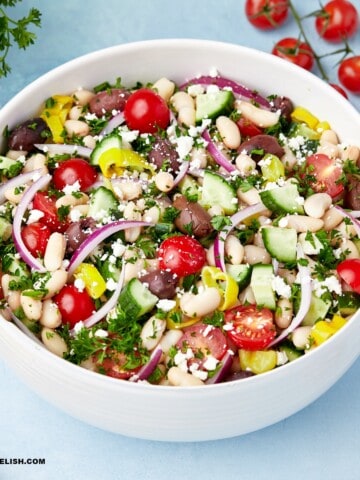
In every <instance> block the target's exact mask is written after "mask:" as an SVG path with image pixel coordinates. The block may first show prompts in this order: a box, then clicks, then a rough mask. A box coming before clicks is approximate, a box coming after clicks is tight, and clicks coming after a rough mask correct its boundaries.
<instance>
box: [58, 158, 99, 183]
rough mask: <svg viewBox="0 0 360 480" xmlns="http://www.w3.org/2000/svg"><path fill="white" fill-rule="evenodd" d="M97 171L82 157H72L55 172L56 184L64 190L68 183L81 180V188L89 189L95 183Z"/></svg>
mask: <svg viewBox="0 0 360 480" xmlns="http://www.w3.org/2000/svg"><path fill="white" fill-rule="evenodd" d="M96 178H97V171H96V170H95V168H94V167H92V166H91V165H90V164H89V163H88V162H87V161H86V160H83V159H82V158H70V159H69V160H65V161H64V162H62V163H60V165H59V166H58V167H57V168H56V170H55V171H54V174H53V181H54V186H55V188H56V189H58V190H62V189H63V188H64V187H66V185H73V184H74V183H75V182H79V185H80V190H87V189H88V188H90V187H91V185H93V184H94V183H95V180H96Z"/></svg>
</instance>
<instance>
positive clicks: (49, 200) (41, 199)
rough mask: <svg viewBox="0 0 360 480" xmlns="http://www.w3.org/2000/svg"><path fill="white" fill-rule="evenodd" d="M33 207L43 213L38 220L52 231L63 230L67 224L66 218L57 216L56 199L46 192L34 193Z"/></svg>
mask: <svg viewBox="0 0 360 480" xmlns="http://www.w3.org/2000/svg"><path fill="white" fill-rule="evenodd" d="M33 208H34V209H36V210H40V211H41V212H43V213H44V216H43V217H41V218H40V220H39V222H40V223H43V224H44V225H46V226H47V227H48V228H49V229H50V230H51V231H52V232H65V230H66V229H67V227H68V226H69V225H68V222H67V220H61V219H60V217H59V214H58V210H57V208H56V199H55V198H54V197H51V196H49V195H48V194H47V193H46V192H37V193H36V194H35V196H34V199H33Z"/></svg>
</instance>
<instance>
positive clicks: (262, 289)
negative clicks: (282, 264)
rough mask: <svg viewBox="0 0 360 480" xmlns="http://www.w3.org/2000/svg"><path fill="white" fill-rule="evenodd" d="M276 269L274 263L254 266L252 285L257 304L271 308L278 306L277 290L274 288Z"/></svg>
mask: <svg viewBox="0 0 360 480" xmlns="http://www.w3.org/2000/svg"><path fill="white" fill-rule="evenodd" d="M273 276H274V270H273V267H272V265H263V264H260V263H259V264H256V265H253V267H252V273H251V280H250V287H251V289H252V291H253V293H254V297H255V301H256V305H258V306H259V307H266V308H269V309H270V310H275V308H276V298H275V292H274V290H273V288H272V285H271V284H272V279H273Z"/></svg>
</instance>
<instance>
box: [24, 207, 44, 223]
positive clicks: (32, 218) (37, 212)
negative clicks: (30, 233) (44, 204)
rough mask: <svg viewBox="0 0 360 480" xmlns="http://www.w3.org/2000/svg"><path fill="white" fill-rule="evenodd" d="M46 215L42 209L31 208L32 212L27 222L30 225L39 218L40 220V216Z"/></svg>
mask: <svg viewBox="0 0 360 480" xmlns="http://www.w3.org/2000/svg"><path fill="white" fill-rule="evenodd" d="M44 215H45V214H44V212H42V211H41V210H36V209H34V210H30V214H29V217H28V219H27V222H26V223H27V224H28V225H30V224H31V223H35V222H37V221H38V220H40V218H42V217H43V216H44Z"/></svg>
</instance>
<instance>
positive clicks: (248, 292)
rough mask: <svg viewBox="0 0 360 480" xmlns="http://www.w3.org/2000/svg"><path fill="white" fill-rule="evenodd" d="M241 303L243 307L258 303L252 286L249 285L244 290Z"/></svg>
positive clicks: (240, 297) (240, 299) (241, 294)
mask: <svg viewBox="0 0 360 480" xmlns="http://www.w3.org/2000/svg"><path fill="white" fill-rule="evenodd" d="M239 302H240V303H241V304H242V305H244V304H247V303H252V304H255V303H256V300H255V295H254V292H253V290H252V288H251V287H250V285H248V286H247V287H246V288H244V290H243V291H242V292H241V293H240V295H239Z"/></svg>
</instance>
